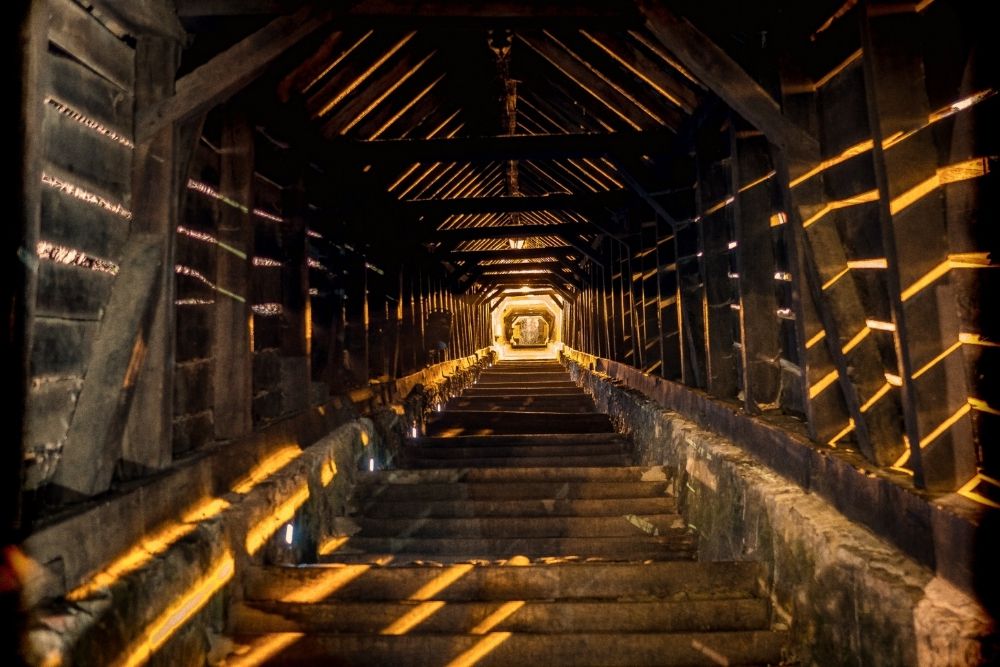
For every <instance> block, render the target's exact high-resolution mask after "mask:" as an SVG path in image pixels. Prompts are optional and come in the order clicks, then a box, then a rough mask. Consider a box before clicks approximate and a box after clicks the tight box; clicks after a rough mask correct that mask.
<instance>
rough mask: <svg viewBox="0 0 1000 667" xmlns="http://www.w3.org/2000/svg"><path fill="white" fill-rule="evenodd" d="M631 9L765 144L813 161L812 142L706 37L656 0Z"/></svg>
mask: <svg viewBox="0 0 1000 667" xmlns="http://www.w3.org/2000/svg"><path fill="white" fill-rule="evenodd" d="M635 4H636V6H637V7H638V8H639V11H640V12H641V13H642V15H643V16H644V17H645V19H646V27H647V28H648V29H649V30H650V31H651V32H652V33H653V35H655V36H656V38H657V39H658V40H659V41H660V42H661V43H662V44H663V45H664V46H665V47H667V49H669V50H670V52H671V53H673V54H674V56H676V57H677V59H678V60H679V61H680V62H681V64H683V65H684V67H686V68H688V69H689V70H690V71H691V73H692V74H693V75H694V76H695V77H696V78H697V79H699V80H700V81H701V82H702V83H703V84H704V85H706V86H708V88H709V89H711V90H712V92H714V93H715V94H716V95H718V96H719V97H720V98H722V100H723V101H724V102H725V103H726V104H728V105H729V106H730V107H731V108H732V109H733V110H734V111H736V112H737V113H738V114H740V115H741V116H743V118H744V119H745V120H746V121H747V122H749V123H750V124H751V125H753V126H754V127H756V128H757V129H758V130H760V131H761V132H763V133H764V134H765V135H766V136H767V138H768V140H770V141H771V143H773V144H775V145H777V146H779V147H781V148H782V149H784V150H785V151H786V152H787V153H789V154H790V155H792V156H795V157H797V158H798V157H801V158H802V159H803V160H805V161H809V160H810V156H812V155H818V152H819V144H818V142H817V141H816V139H815V138H814V137H813V136H811V135H810V134H809V133H808V132H806V131H805V130H804V129H802V128H801V127H799V126H798V125H796V124H795V123H794V122H792V121H791V120H790V119H788V118H787V117H786V116H785V115H784V114H783V113H782V111H781V107H780V106H778V103H777V102H775V101H774V98H772V97H771V96H770V95H769V94H768V93H767V91H765V90H764V89H763V88H761V86H760V85H759V84H758V83H757V82H756V81H754V79H753V77H751V76H750V75H749V74H747V73H746V71H745V70H744V69H743V68H742V67H740V65H739V64H738V63H737V62H736V61H735V60H733V59H732V58H731V57H730V56H729V55H728V54H727V53H726V52H725V51H724V50H723V49H722V48H720V47H719V46H718V45H716V44H715V43H714V42H713V41H712V40H711V39H709V38H708V36H706V35H705V34H704V33H702V32H701V31H700V30H698V29H697V28H696V27H694V26H693V25H692V24H691V23H690V22H688V21H687V20H686V19H684V18H682V17H679V16H676V15H675V14H674V13H673V12H671V11H670V10H669V9H668V8H667V6H666V3H664V2H662V0H636V2H635Z"/></svg>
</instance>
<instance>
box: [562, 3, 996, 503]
mask: <svg viewBox="0 0 1000 667" xmlns="http://www.w3.org/2000/svg"><path fill="white" fill-rule="evenodd" d="M918 10H919V11H918ZM977 17H978V18H977ZM981 18H982V17H981V16H978V15H977V12H976V10H975V8H972V7H970V6H968V5H966V4H963V3H960V2H955V1H951V0H937V1H935V2H933V3H921V4H920V5H919V6H918V7H916V8H915V7H912V6H909V5H899V4H891V3H890V4H886V3H880V2H872V3H867V4H864V3H859V4H858V5H855V6H853V7H852V8H850V9H849V11H847V12H846V13H843V14H842V15H838V16H836V17H835V18H834V20H833V21H831V22H830V23H829V24H828V25H827V27H825V28H824V29H823V30H820V31H819V32H817V34H816V35H814V36H813V38H812V39H811V40H809V41H807V42H804V44H805V45H804V46H803V48H802V52H801V53H799V54H796V58H795V59H793V60H795V61H796V64H795V68H796V69H793V68H792V67H786V70H785V71H783V72H781V79H782V88H783V93H782V100H781V102H782V106H783V109H784V114H785V115H786V117H787V118H789V119H790V120H792V121H793V122H795V123H796V124H798V125H799V126H801V127H803V128H807V129H809V130H810V131H811V132H812V133H813V134H814V135H815V136H816V137H817V138H818V139H819V153H818V154H816V155H813V156H811V157H806V158H803V157H801V156H796V158H795V160H796V161H795V162H792V163H789V162H787V161H786V160H787V156H786V154H785V153H782V152H777V151H776V149H774V147H773V146H771V145H770V144H769V143H768V141H767V139H766V137H764V136H763V135H762V134H761V133H760V132H759V131H758V130H757V129H755V128H754V127H752V126H751V125H749V124H748V123H746V122H745V121H744V120H743V119H741V118H740V117H739V116H737V115H729V116H725V114H721V115H720V114H718V113H717V112H712V111H711V108H706V109H705V110H703V111H702V112H701V113H702V114H703V115H702V118H701V119H700V122H699V123H698V128H699V129H698V130H697V131H695V138H694V140H693V149H694V150H693V153H694V155H695V164H694V169H693V172H694V175H693V176H692V177H689V178H688V179H684V178H677V179H676V182H675V183H672V184H671V186H672V187H674V188H675V193H674V196H673V200H672V201H671V202H670V203H669V204H667V207H668V209H670V210H671V211H672V212H674V211H676V215H675V217H676V218H678V219H679V220H681V222H680V223H679V224H677V225H675V228H674V229H671V230H669V231H668V230H666V229H664V228H663V227H662V226H660V227H654V226H653V225H652V224H651V223H650V222H648V220H647V221H646V222H645V224H638V225H636V224H635V223H634V221H633V225H632V228H630V232H631V233H630V234H629V235H628V237H627V238H628V243H629V244H630V245H628V246H626V245H623V244H622V243H618V242H611V243H610V245H609V246H608V247H607V248H606V253H607V269H608V280H607V285H606V286H605V287H604V288H602V289H601V291H600V292H599V293H598V294H597V295H596V298H595V296H594V295H590V294H589V293H585V294H584V295H582V296H581V297H579V298H577V300H576V302H575V303H574V304H573V305H572V307H571V312H572V313H573V315H574V318H575V322H576V324H574V326H580V327H582V331H583V332H587V331H588V329H587V322H588V320H590V319H598V318H599V317H600V315H599V312H598V310H597V309H595V306H594V304H600V303H603V304H606V309H607V312H608V313H609V315H610V321H609V334H610V335H609V337H608V338H609V339H608V341H607V342H606V343H605V344H604V345H603V349H602V345H601V344H600V338H599V337H596V338H595V336H593V335H589V334H582V335H578V336H575V337H573V332H571V331H567V334H568V335H569V336H570V337H571V338H573V339H574V340H578V341H579V342H580V344H582V345H584V346H585V347H584V349H585V351H588V352H590V353H592V354H606V355H607V356H609V357H611V358H613V359H615V360H617V361H622V362H625V363H628V364H631V365H633V366H636V367H638V368H641V369H643V370H644V371H647V372H649V371H653V372H656V373H658V374H662V375H664V376H665V377H671V378H679V379H681V380H682V381H684V382H685V383H687V384H689V385H693V386H704V387H705V388H706V389H707V390H708V391H709V393H711V394H712V395H714V396H716V397H718V398H723V399H733V400H739V401H740V402H741V403H742V405H743V408H744V410H746V411H747V412H748V413H757V412H768V411H780V412H783V413H786V414H791V415H796V416H799V417H800V418H804V419H806V420H807V425H808V428H809V432H810V435H811V436H812V437H813V438H814V439H815V440H816V441H817V442H818V443H822V444H826V445H828V446H830V447H846V448H849V449H856V450H858V451H860V452H861V453H862V454H863V455H864V456H866V457H867V458H868V459H869V460H870V461H871V462H872V463H874V464H876V465H879V466H882V467H883V468H884V469H885V470H886V471H887V474H890V475H897V476H898V477H897V478H898V479H899V481H900V482H901V483H903V484H909V483H911V482H912V483H914V484H916V485H917V486H924V487H927V488H931V489H934V490H945V491H955V490H959V491H961V492H962V493H963V494H965V495H967V496H969V497H973V498H975V499H977V500H980V501H982V502H997V499H998V496H1000V493H998V486H997V483H996V480H997V476H998V472H1000V470H998V467H1000V464H998V460H1000V457H998V456H997V454H996V451H994V450H995V448H992V447H991V446H990V442H991V438H992V440H995V438H993V437H992V436H993V435H995V433H994V431H995V430H996V427H997V415H998V414H1000V412H998V409H997V402H998V397H997V389H996V388H995V387H994V386H993V385H994V384H995V383H990V382H989V381H988V378H989V377H991V372H990V371H991V369H992V368H993V367H994V366H995V365H996V357H997V355H998V354H1000V353H998V352H997V349H998V347H997V345H996V343H995V341H996V337H997V332H996V331H993V330H992V329H991V324H988V323H987V322H988V320H989V318H986V317H984V314H983V312H982V310H981V306H980V305H979V304H981V303H984V302H985V299H986V296H985V295H987V294H988V293H989V292H988V290H989V288H990V287H991V286H992V284H993V283H994V282H996V276H997V275H1000V274H998V273H997V271H996V270H995V267H996V254H995V253H996V247H995V240H994V239H995V237H996V235H995V234H994V235H992V236H990V234H989V233H988V232H987V231H986V230H987V227H988V223H987V222H986V221H987V220H989V219H990V218H991V216H994V217H995V214H996V194H995V193H996V178H997V177H996V173H995V160H996V158H995V156H996V155H997V152H998V150H997V134H996V132H995V130H994V129H993V127H992V125H993V124H991V123H990V121H989V120H987V119H988V118H992V117H995V116H996V115H997V111H998V104H1000V102H998V96H997V95H996V87H997V82H998V76H997V68H996V66H995V65H985V64H984V63H985V62H986V61H987V60H989V59H988V58H986V57H985V56H986V54H985V49H986V44H988V43H989V40H990V39H991V37H989V36H987V35H986V34H985V32H984V31H985V29H984V28H982V27H981V23H980V21H981ZM956 45H961V46H958V47H956ZM775 66H776V65H775ZM713 113H716V114H717V115H716V117H713V116H712V114H713ZM729 113H731V112H729ZM723 116H725V117H723ZM677 162H678V164H680V163H682V158H678V159H677ZM685 180H687V181H688V182H690V183H691V184H692V187H691V188H690V189H688V190H687V192H685V193H683V196H686V197H687V199H688V202H689V203H688V204H687V205H688V206H690V205H692V204H693V206H694V207H695V209H696V210H695V214H685V213H684V211H683V208H684V204H681V205H678V197H680V196H682V195H681V193H680V189H681V188H682V186H683V184H684V182H685ZM678 186H681V187H678ZM638 219H643V217H642V216H641V215H640V216H639V218H638ZM668 240H669V241H671V242H672V243H673V244H674V247H675V254H674V255H673V256H672V257H671V256H670V255H669V253H668V254H667V255H666V258H664V256H663V255H662V254H661V255H660V256H659V257H656V256H655V255H653V254H651V253H650V252H649V251H650V249H651V248H655V247H660V248H661V249H662V248H665V247H669V243H668ZM651 258H653V261H650V259H651ZM651 272H652V273H651ZM654 274H655V275H659V276H660V278H659V280H660V284H659V285H657V284H656V281H654V280H652V278H653V275H654ZM671 290H673V291H674V292H675V294H676V297H677V299H676V305H677V310H676V311H675V312H674V315H675V317H663V316H660V317H657V316H656V314H655V310H653V309H650V308H649V305H650V299H651V298H653V295H654V294H655V295H656V296H655V298H656V299H659V301H660V303H661V304H662V303H663V300H664V297H665V295H666V294H667V293H668V292H670V291H671ZM664 312H665V313H666V312H667V311H664ZM668 321H669V322H670V324H669V325H668V324H667V322H668ZM674 339H679V340H680V341H681V342H680V344H677V343H676V342H674ZM668 340H671V342H672V344H669V345H668V344H667V341H668ZM984 499H985V500H984Z"/></svg>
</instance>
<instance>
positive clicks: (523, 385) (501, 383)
mask: <svg viewBox="0 0 1000 667" xmlns="http://www.w3.org/2000/svg"><path fill="white" fill-rule="evenodd" d="M475 386H476V387H481V388H486V389H490V388H492V389H498V388H501V387H511V388H515V389H518V388H520V389H580V387H578V386H577V384H576V383H575V382H573V381H572V380H570V379H569V378H568V377H567V378H565V379H552V380H505V379H496V380H491V379H489V378H482V377H480V378H479V380H478V381H477V382H476V384H475Z"/></svg>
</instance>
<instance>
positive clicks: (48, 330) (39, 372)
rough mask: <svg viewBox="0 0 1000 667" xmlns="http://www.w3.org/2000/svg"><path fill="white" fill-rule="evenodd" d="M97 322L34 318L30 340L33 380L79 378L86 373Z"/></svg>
mask: <svg viewBox="0 0 1000 667" xmlns="http://www.w3.org/2000/svg"><path fill="white" fill-rule="evenodd" d="M97 326H98V325H97V322H91V321H82V320H64V319H57V318H51V317H36V318H35V327H34V331H33V336H32V346H31V366H30V372H31V375H32V376H33V377H39V376H50V375H56V376H63V377H65V376H69V375H75V376H82V375H83V374H84V373H85V372H86V370H87V362H88V360H89V358H90V348H91V346H92V345H93V342H94V338H95V336H96V334H97Z"/></svg>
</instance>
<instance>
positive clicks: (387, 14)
mask: <svg viewBox="0 0 1000 667" xmlns="http://www.w3.org/2000/svg"><path fill="white" fill-rule="evenodd" d="M176 2H177V15H178V16H181V17H197V16H245V15H262V14H288V13H290V12H291V11H293V10H295V9H296V8H297V7H299V6H301V5H302V3H303V0H176ZM342 14H343V15H344V16H346V17H357V18H368V19H400V18H411V19H412V18H426V19H429V20H435V19H464V20H476V21H479V20H493V21H517V22H518V23H521V22H529V23H536V22H538V21H544V20H545V19H548V20H549V21H551V20H553V19H558V20H561V21H566V20H570V19H577V20H580V21H586V22H604V21H607V20H610V19H618V20H621V19H626V20H629V21H634V20H635V19H636V16H635V10H634V9H633V8H632V7H630V6H629V5H628V4H627V3H608V2H599V1H598V0H584V1H579V0H578V1H570V0H556V1H555V2H553V1H551V0H550V1H549V2H545V3H538V2H532V0H482V1H481V2H474V1H469V0H467V1H464V2H448V1H447V0H430V1H428V0H420V1H417V0H362V1H361V2H355V3H351V6H350V7H349V8H348V9H346V10H344V11H343V12H342Z"/></svg>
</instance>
